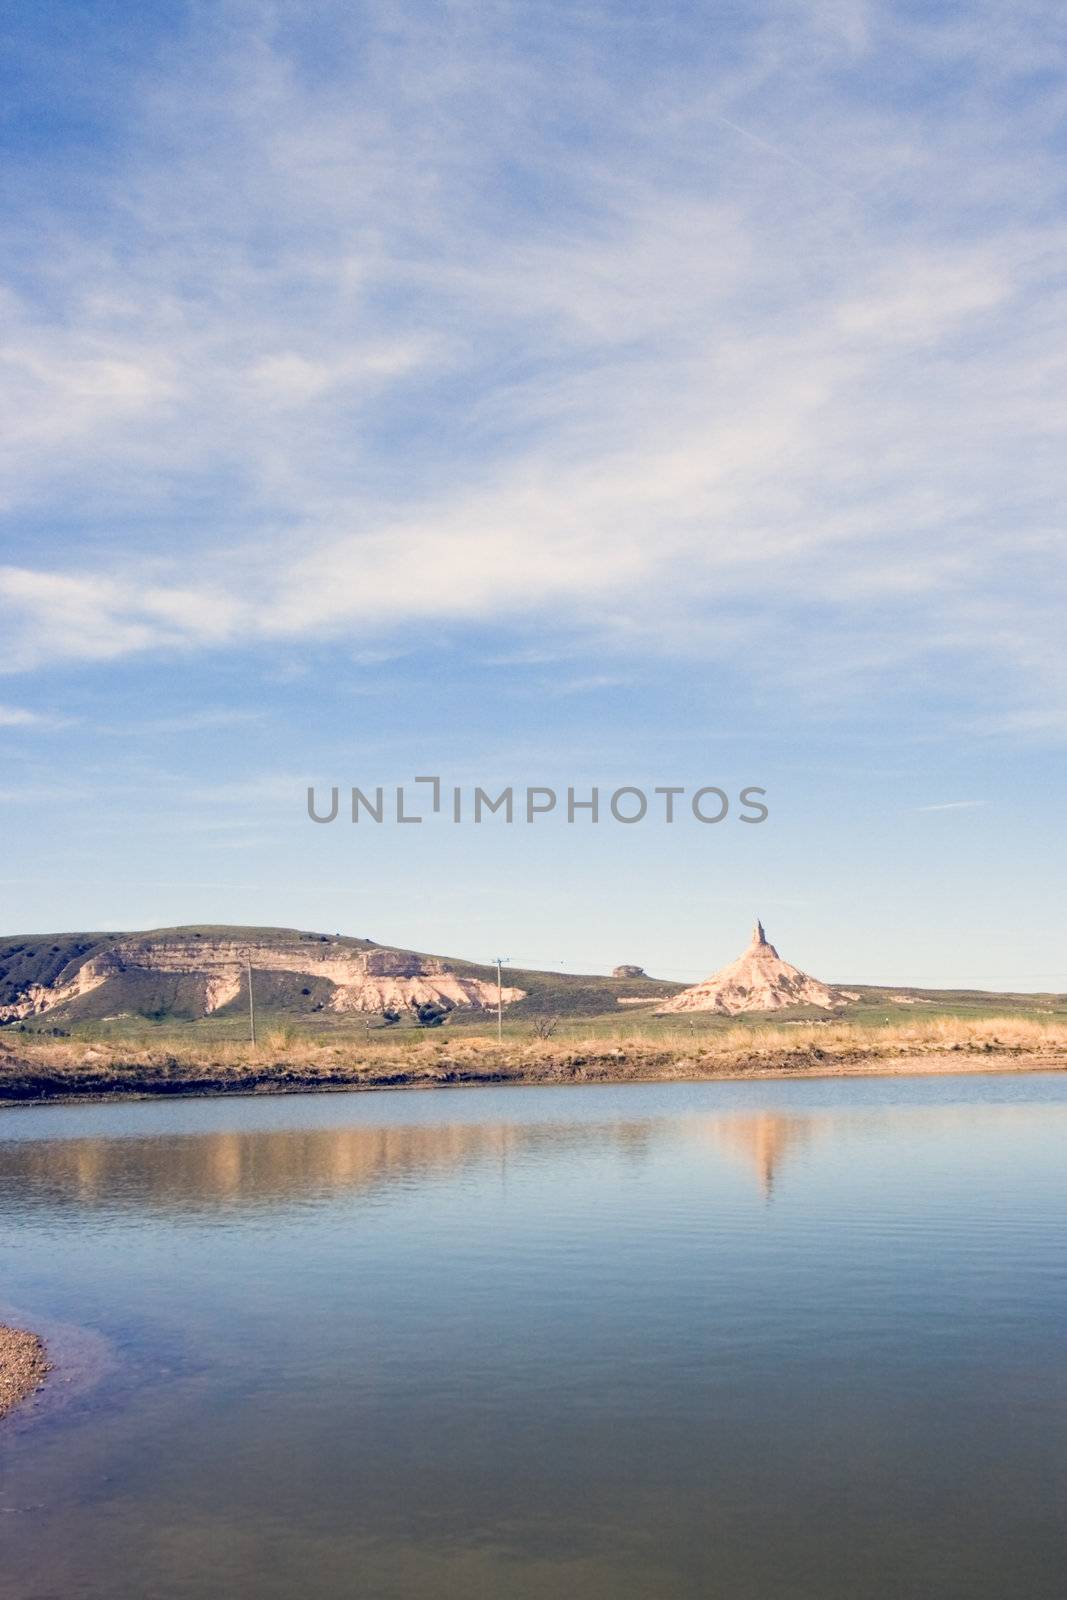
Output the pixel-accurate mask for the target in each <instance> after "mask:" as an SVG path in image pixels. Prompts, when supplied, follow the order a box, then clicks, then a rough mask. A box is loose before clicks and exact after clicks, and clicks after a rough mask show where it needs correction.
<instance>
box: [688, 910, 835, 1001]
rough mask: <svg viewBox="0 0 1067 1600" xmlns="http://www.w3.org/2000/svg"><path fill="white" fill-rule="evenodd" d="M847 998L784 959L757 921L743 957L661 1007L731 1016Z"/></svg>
mask: <svg viewBox="0 0 1067 1600" xmlns="http://www.w3.org/2000/svg"><path fill="white" fill-rule="evenodd" d="M847 1000H848V997H847V996H846V995H845V994H843V993H842V992H841V990H840V989H831V988H830V987H829V985H828V984H825V983H820V982H819V980H818V978H811V977H809V976H808V974H807V973H806V972H801V971H800V969H799V968H798V967H793V966H790V964H789V962H788V961H783V960H782V958H781V956H780V955H779V954H778V952H777V950H776V949H775V948H774V946H773V944H768V943H767V935H766V934H765V933H764V931H763V924H762V922H757V923H756V926H755V928H754V930H753V933H752V942H751V943H750V945H749V947H748V949H747V950H746V951H745V953H744V955H743V956H740V957H739V958H738V959H737V960H736V961H733V962H731V964H730V965H729V966H728V967H723V968H722V969H721V970H720V971H719V972H713V973H712V975H711V977H710V978H705V979H704V981H703V983H697V984H694V985H693V987H692V988H691V989H683V990H682V992H681V994H678V995H675V997H674V999H673V1000H669V1001H668V1002H667V1004H666V1005H665V1006H661V1007H660V1011H661V1012H675V1011H722V1012H725V1013H726V1014H727V1015H730V1016H734V1015H736V1014H737V1013H738V1012H741V1011H781V1010H784V1009H785V1008H786V1007H787V1006H815V1007H817V1008H818V1009H819V1010H820V1011H836V1010H837V1009H838V1007H840V1006H843V1005H845V1004H847Z"/></svg>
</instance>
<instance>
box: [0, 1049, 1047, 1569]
mask: <svg viewBox="0 0 1067 1600" xmlns="http://www.w3.org/2000/svg"><path fill="white" fill-rule="evenodd" d="M1065 1151H1067V1077H1062V1076H1057V1075H1052V1074H1033V1075H1025V1076H1017V1077H1016V1076H1013V1077H1001V1078H998V1077H980V1076H974V1077H952V1078H937V1079H935V1078H931V1079H908V1078H902V1079H880V1080H875V1079H871V1080H855V1079H853V1080H837V1081H830V1080H824V1081H809V1082H801V1083H771V1082H764V1083H759V1084H743V1083H728V1084H695V1085H686V1084H670V1085H632V1086H624V1087H619V1088H579V1089H559V1090H555V1089H540V1088H538V1089H470V1090H461V1091H451V1092H450V1091H432V1092H426V1093H407V1094H404V1093H390V1094H378V1095H326V1096H300V1097H295V1096H294V1097H286V1098H279V1099H267V1100H254V1099H253V1100H208V1101H189V1102H185V1103H131V1104H125V1105H112V1106H83V1107H70V1108H60V1107H47V1108H45V1107H42V1108H38V1109H25V1110H12V1111H7V1112H4V1113H0V1312H6V1313H8V1315H9V1320H10V1314H12V1313H18V1314H21V1316H22V1318H23V1319H24V1320H26V1321H28V1322H29V1323H30V1324H31V1325H33V1326H37V1327H41V1328H43V1329H44V1330H45V1331H47V1332H49V1333H50V1334H51V1336H52V1339H53V1342H54V1347H55V1350H56V1352H57V1353H58V1354H59V1356H60V1358H61V1360H62V1363H63V1370H62V1373H61V1374H60V1377H61V1378H62V1379H65V1380H67V1381H55V1382H53V1383H52V1384H51V1386H50V1388H49V1390H48V1391H46V1393H45V1395H44V1396H42V1399H41V1401H40V1402H38V1403H37V1404H36V1405H35V1406H34V1407H33V1408H31V1410H30V1411H29V1412H28V1413H23V1414H21V1416H19V1417H18V1418H17V1419H13V1420H9V1422H8V1424H6V1425H5V1426H3V1427H2V1428H0V1594H2V1595H3V1596H4V1600H52V1597H57V1600H59V1597H62V1600H105V1597H106V1600H126V1597H129V1600H134V1597H136V1600H178V1597H180V1600H201V1597H203V1600H219V1597H226V1600H246V1597H247V1600H253V1597H254V1600H274V1597H281V1596H285V1597H286V1600H290V1597H296V1600H335V1597H336V1600H340V1597H345V1600H350V1597H356V1596H358V1597H361V1600H392V1597H397V1600H424V1597H425V1600H452V1597H456V1600H460V1597H462V1600H470V1597H480V1596H484V1597H494V1600H495V1597H497V1596H501V1597H502V1596H505V1595H506V1596H508V1597H509V1600H511V1597H514V1600H527V1597H529V1600H542V1597H549V1596H551V1597H553V1600H556V1597H558V1596H567V1597H575V1600H601V1597H602V1600H631V1597H641V1600H650V1597H656V1600H689V1597H693V1600H697V1597H699V1600H711V1597H720V1596H721V1597H723V1600H807V1597H811V1600H838V1597H840V1600H846V1597H847V1600H857V1597H862V1600H883V1597H884V1600H890V1597H893V1600H898V1597H900V1600H902V1597H905V1596H907V1597H909V1600H911V1597H927V1596H931V1597H933V1596H936V1597H937V1600H985V1597H988V1600H1005V1597H1008V1596H1012V1597H1016V1596H1018V1597H1022V1600H1044V1597H1048V1600H1053V1597H1055V1600H1061V1596H1062V1594H1063V1590H1064V1576H1063V1575H1064V1572H1065V1571H1067V1533H1065V1527H1064V1519H1063V1506H1064V1502H1065V1498H1067V1443H1065V1440H1067V1427H1065V1425H1067V1341H1065V1335H1067V1276H1065V1272H1064V1239H1065V1237H1067V1228H1065V1224H1067V1173H1065Z"/></svg>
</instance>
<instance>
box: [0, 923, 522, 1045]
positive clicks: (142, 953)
mask: <svg viewBox="0 0 1067 1600" xmlns="http://www.w3.org/2000/svg"><path fill="white" fill-rule="evenodd" d="M72 966H73V970H70V969H67V970H63V971H61V972H60V973H58V974H57V976H56V977H55V979H53V981H51V982H49V983H33V984H29V985H27V986H26V988H25V989H23V990H22V992H21V993H20V994H19V995H18V997H17V998H16V999H15V1000H13V1001H11V1002H9V1003H7V1004H6V1005H0V1023H7V1022H14V1021H18V1020H21V1019H23V1018H28V1017H35V1016H39V1015H41V1014H42V1013H45V1012H49V1011H53V1010H55V1009H56V1008H58V1007H60V1006H66V1005H69V1004H70V1003H71V1002H77V1001H80V1000H84V999H85V997H86V996H88V995H90V994H92V993H93V992H94V991H95V990H97V989H101V990H110V991H112V992H113V993H114V995H115V1006H116V1010H118V1011H120V1010H122V1008H123V1007H124V1006H125V1005H126V1004H127V995H128V991H129V989H130V986H131V984H132V983H136V982H137V981H138V980H143V979H144V978H145V977H146V976H147V975H148V974H155V975H166V976H168V977H170V978H173V979H186V980H191V988H192V991H193V993H194V994H195V1002H194V1009H195V1011H196V1012H197V1013H198V1014H199V1015H201V1016H209V1015H210V1014H211V1013H212V1012H215V1011H220V1010H222V1009H223V1008H224V1007H225V1006H228V1005H230V1004H232V1003H233V1002H234V1001H236V1000H237V999H238V998H239V996H241V994H242V992H243V993H245V994H247V988H246V987H244V986H245V985H247V971H248V968H249V967H251V969H252V972H253V974H254V976H255V979H256V981H257V982H262V981H263V980H264V979H265V978H268V977H271V976H276V977H281V978H290V979H297V980H299V979H307V980H309V981H311V982H314V981H316V980H318V981H320V982H321V984H322V989H323V994H324V999H323V1002H322V1004H323V1006H324V1007H325V1008H326V1009H328V1010H331V1011H339V1012H345V1011H357V1012H372V1013H373V1012H380V1011H384V1010H387V1009H390V1008H397V1009H401V1010H406V1009H408V1008H409V1007H414V1006H419V1005H430V1004H432V1005H435V1006H440V1007H443V1008H444V1009H445V1010H446V1011H452V1010H454V1009H467V1010H475V1011H481V1010H487V1009H491V1008H494V1007H495V1006H496V1004H497V998H498V990H497V986H496V984H495V983H492V982H490V981H486V980H485V979H482V978H474V977H467V976H461V975H459V974H458V973H456V972H454V971H453V970H452V969H451V967H450V966H449V965H448V963H447V962H444V961H441V960H439V959H438V958H437V957H434V956H420V955H416V954H415V953H414V952H412V951H410V950H392V949H382V948H374V949H369V950H353V949H351V948H348V947H346V946H345V945H344V944H343V943H342V942H341V941H337V940H329V939H326V938H324V937H323V938H319V939H316V940H313V941H308V940H307V939H306V938H301V937H299V936H297V937H295V938H293V939H292V940H289V941H284V940H283V941H277V940H272V939H265V940H257V939H255V938H254V937H253V938H251V939H247V940H245V939H240V940H238V939H233V938H211V937H204V936H203V935H201V934H200V933H196V932H194V933H190V934H183V933H182V932H181V931H177V932H176V933H174V934H170V935H167V934H164V935H156V936H153V935H151V934H147V935H141V936H139V937H137V936H135V937H132V938H131V937H119V938H117V939H116V940H115V941H114V942H113V943H109V944H105V945H104V946H103V947H102V948H99V947H98V948H97V949H96V950H94V951H93V953H92V954H91V955H90V956H89V957H88V959H85V960H83V961H81V963H80V964H72ZM303 993H304V994H305V995H307V994H309V993H310V990H309V989H308V988H306V987H305V988H304V990H303ZM523 994H524V991H523V990H522V989H514V988H506V989H503V990H502V991H499V998H500V999H501V1000H502V1001H503V1003H504V1004H505V1005H509V1004H511V1003H512V1002H513V1001H515V1000H521V999H522V998H523Z"/></svg>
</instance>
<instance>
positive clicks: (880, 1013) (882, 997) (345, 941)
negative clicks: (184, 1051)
mask: <svg viewBox="0 0 1067 1600" xmlns="http://www.w3.org/2000/svg"><path fill="white" fill-rule="evenodd" d="M123 939H134V940H136V941H138V942H150V943H152V944H164V945H165V944H166V943H167V942H168V941H175V942H177V941H179V940H180V941H181V942H183V943H189V942H192V941H195V940H198V939H204V940H205V941H212V940H215V941H226V942H238V943H244V944H248V945H251V946H257V945H258V946H259V947H261V948H263V947H281V946H292V945H293V944H294V942H295V943H300V944H302V943H307V944H309V945H315V946H322V945H327V946H331V947H332V948H333V949H334V950H336V951H337V952H338V953H343V952H345V951H351V952H366V951H373V950H377V949H386V948H388V949H391V948H393V947H383V946H378V945H376V944H375V942H374V941H373V940H370V939H366V938H355V937H351V936H345V935H340V934H333V935H330V934H320V933H308V932H306V931H302V930H300V929H292V928H245V927H241V928H235V927H227V926H221V925H211V924H202V925H197V926H192V927H182V928H161V929H153V930H152V931H151V932H150V933H130V934H120V933H113V932H108V933H102V932H92V933H65V934H55V935H43V934H36V935H24V936H22V937H19V936H11V937H8V938H5V939H0V1006H3V1005H5V1004H11V1003H12V1002H14V1001H16V1000H17V999H18V997H19V996H20V995H21V994H23V993H24V992H25V991H26V989H27V988H28V987H29V986H30V985H33V984H41V985H45V986H50V985H53V984H55V983H56V982H69V981H70V979H71V978H72V977H73V976H74V975H75V974H76V972H77V970H78V968H79V967H80V966H81V965H82V963H83V962H85V961H87V960H89V959H91V957H92V956H93V955H94V954H95V953H98V952H103V951H105V950H107V949H108V948H109V947H110V946H112V945H114V944H115V943H116V942H117V941H119V940H123ZM434 959H440V960H444V961H445V963H446V965H447V967H448V968H449V969H450V970H451V971H452V972H454V973H456V974H457V975H459V976H461V977H469V978H478V979H481V980H483V981H484V982H488V983H495V981H496V969H495V968H493V967H489V966H485V965H480V964H478V963H475V962H470V961H464V960H461V959H451V958H434ZM252 966H253V991H254V997H255V1008H256V1024H257V1032H258V1033H259V1034H260V1036H261V1037H264V1038H266V1037H267V1036H273V1037H275V1038H278V1039H282V1040H295V1039H302V1040H307V1041H308V1042H309V1043H314V1042H319V1043H321V1044H339V1045H344V1044H349V1043H351V1044H357V1043H358V1044H359V1045H361V1046H365V1047H370V1046H373V1045H375V1044H379V1043H380V1044H385V1043H387V1042H388V1043H390V1044H393V1045H403V1044H404V1043H405V1042H406V1041H411V1042H415V1041H417V1040H418V1039H420V1038H424V1037H425V1036H426V1034H427V1032H428V1030H427V1029H425V1028H422V1027H419V1026H418V1025H417V1024H416V1022H415V1020H414V1018H413V1017H411V1016H410V1015H408V1014H406V1013H405V1014H404V1015H403V1016H402V1017H401V1020H400V1021H399V1022H397V1023H394V1024H392V1025H387V1024H386V1023H385V1022H384V1021H383V1019H382V1018H381V1017H380V1016H378V1015H365V1014H362V1013H354V1012H348V1013H338V1012H335V1011H333V1010H332V1009H331V1008H330V998H331V995H332V993H333V990H332V986H331V985H330V983H329V982H328V981H327V980H325V979H323V978H316V977H314V976H306V975H303V974H300V973H296V972H285V971H282V972H276V971H262V970H260V971H257V970H256V968H255V960H254V956H253V961H252ZM505 983H506V984H508V985H510V986H513V987H517V988H521V989H523V990H525V998H524V999H522V1000H521V1001H518V1002H516V1003H514V1004H513V1005H511V1006H509V1007H507V1008H505V1012H504V1021H503V1035H504V1038H505V1040H509V1041H513V1042H518V1041H521V1040H523V1039H532V1038H538V1037H544V1036H545V1035H546V1033H547V1034H548V1036H550V1037H558V1038H561V1039H562V1038H566V1039H568V1040H573V1041H575V1042H581V1041H583V1040H587V1041H589V1042H608V1043H610V1042H611V1041H627V1040H645V1041H648V1042H649V1043H650V1044H655V1043H662V1044H665V1045H666V1044H668V1043H670V1044H672V1045H674V1046H677V1045H678V1044H679V1043H680V1042H681V1043H684V1042H685V1041H686V1040H687V1039H691V1040H693V1041H694V1042H701V1041H703V1042H707V1043H708V1044H711V1043H713V1042H714V1040H715V1038H716V1036H717V1035H721V1034H723V1033H724V1032H725V1031H726V1030H730V1029H736V1028H738V1027H742V1028H752V1029H759V1028H765V1027H766V1026H767V1025H768V1024H771V1025H773V1026H775V1027H779V1028H786V1029H788V1028H790V1027H801V1026H803V1025H805V1024H810V1025H814V1026H826V1027H829V1026H835V1025H836V1026H839V1025H840V1023H841V1022H842V1021H844V1022H847V1023H849V1024H851V1025H853V1026H855V1027H856V1028H857V1029H868V1028H875V1027H885V1026H887V1025H888V1026H902V1027H913V1026H915V1025H921V1024H926V1023H928V1022H932V1021H933V1020H934V1019H936V1018H945V1019H956V1020H959V1021H976V1022H978V1021H982V1020H983V1019H986V1020H987V1019H990V1018H994V1017H1010V1018H1013V1019H1016V1020H1018V1021H1025V1020H1032V1021H1034V1022H1041V1023H1056V1022H1064V1021H1067V995H1064V994H1010V993H1008V994H999V993H991V992H986V991H982V990H962V989H961V990H923V989H901V988H885V987H877V986H866V985H865V986H860V985H849V986H848V987H849V989H850V992H853V993H855V994H857V996H858V998H857V999H856V1000H855V1001H853V1002H851V1003H850V1004H849V1006H848V1007H847V1009H846V1010H845V1011H844V1012H843V1013H837V1014H835V1016H834V1017H832V1018H828V1017H827V1016H826V1014H825V1013H823V1012H819V1011H815V1010H811V1009H807V1008H797V1009H796V1010H790V1011H789V1012H788V1013H782V1012H774V1013H759V1012H750V1013H746V1014H745V1015H744V1016H740V1017H727V1016H721V1015H718V1014H715V1013H686V1014H680V1015H668V1016H658V1015H656V1008H657V1005H661V1004H662V1003H663V1002H664V1001H665V1000H667V999H669V998H670V997H671V996H672V995H673V994H676V993H677V992H678V991H679V989H681V988H682V987H684V985H681V984H678V983H668V982H663V981H659V980H656V979H654V978H610V977H603V976H599V975H596V974H587V975H580V974H571V973H554V972H537V971H530V970H526V969H522V968H516V967H508V968H507V969H506V973H505ZM202 992H203V986H202V982H201V980H198V978H197V977H196V976H195V975H192V974H184V973H166V972H154V971H139V970H130V971H123V972H120V973H117V974H116V975H115V976H114V977H112V978H109V979H108V981H107V983H106V984H104V985H102V986H101V987H100V988H98V989H94V990H92V991H90V992H89V993H87V994H85V995H82V996H79V997H78V998H77V999H76V1000H73V1001H70V1002H67V1003H66V1004H64V1005H61V1006H57V1007H54V1008H52V1009H50V1010H48V1011H46V1012H42V1013H40V1014H38V1015H35V1016H31V1017H28V1018H26V1019H25V1020H24V1021H22V1022H12V1023H9V1024H8V1025H7V1026H6V1027H5V1028H4V1029H3V1030H2V1031H3V1032H4V1034H5V1035H6V1036H8V1037H10V1036H11V1035H12V1034H21V1035H22V1036H24V1037H25V1036H27V1035H36V1036H40V1037H56V1036H57V1035H58V1036H61V1037H68V1038H70V1039H72V1040H82V1041H86V1042H89V1041H94V1040H99V1041H104V1040H106V1041H111V1042H114V1043H133V1042H135V1041H142V1042H144V1043H145V1044H149V1043H151V1044H153V1045H157V1046H162V1047H165V1046H167V1045H169V1044H174V1045H178V1044H185V1045H190V1046H196V1047H199V1048H208V1049H209V1048H210V1047H211V1045H212V1044H213V1043H217V1044H224V1043H226V1044H231V1043H232V1044H238V1043H240V1042H242V1041H244V1040H246V1039H247V1038H248V1033H249V1016H248V994H247V988H246V987H244V986H242V992H241V993H240V994H239V995H238V996H237V997H236V999H234V1000H232V1001H231V1002H230V1003H229V1004H228V1005H226V1006H223V1007H222V1008H220V1009H219V1010H218V1011H216V1012H214V1013H212V1014H211V1015H209V1016H203V1015H202V1014H201V1013H202ZM622 998H625V999H630V1000H634V999H641V1000H643V1001H645V1002H647V1003H645V1004H640V1005H632V1004H627V1005H620V1003H619V1001H620V999H622ZM433 1031H434V1032H436V1033H437V1034H439V1035H440V1034H442V1033H447V1034H449V1035H454V1036H462V1037H465V1038H471V1039H473V1038H475V1037H477V1036H486V1037H490V1036H492V1037H495V1034H496V1017H495V1014H493V1013H491V1012H490V1013H487V1012H485V1011H468V1010H455V1011H453V1012H451V1013H450V1014H449V1015H448V1017H447V1020H446V1022H445V1023H444V1026H443V1028H441V1029H436V1030H433Z"/></svg>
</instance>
